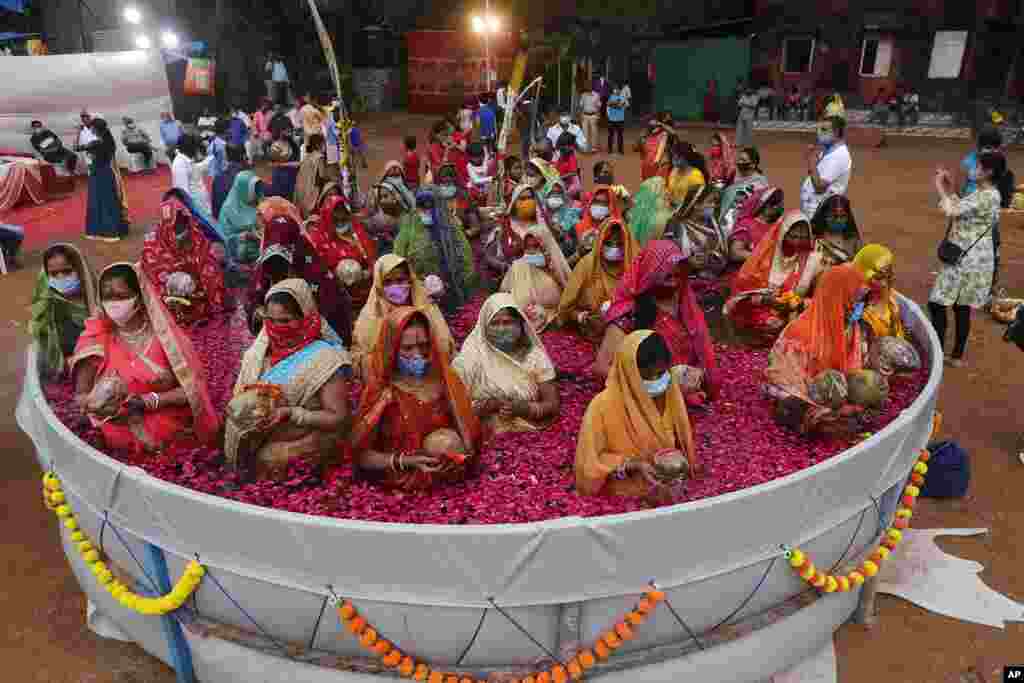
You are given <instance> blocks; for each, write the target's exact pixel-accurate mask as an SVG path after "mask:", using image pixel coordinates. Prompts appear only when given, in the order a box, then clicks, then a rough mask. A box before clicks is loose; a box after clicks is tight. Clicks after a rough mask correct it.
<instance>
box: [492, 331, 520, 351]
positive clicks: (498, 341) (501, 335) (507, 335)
mask: <svg viewBox="0 0 1024 683" xmlns="http://www.w3.org/2000/svg"><path fill="white" fill-rule="evenodd" d="M522 336H523V329H522V327H521V326H520V325H500V326H497V325H492V326H489V327H488V328H487V339H488V340H489V341H490V342H491V343H492V344H494V346H496V347H497V348H498V349H500V350H501V351H506V352H507V351H512V350H514V349H515V348H516V347H517V346H519V340H520V339H522Z"/></svg>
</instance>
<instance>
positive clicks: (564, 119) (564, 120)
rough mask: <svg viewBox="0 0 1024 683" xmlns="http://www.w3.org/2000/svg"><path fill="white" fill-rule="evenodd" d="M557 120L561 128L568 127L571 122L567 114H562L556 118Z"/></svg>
mask: <svg viewBox="0 0 1024 683" xmlns="http://www.w3.org/2000/svg"><path fill="white" fill-rule="evenodd" d="M558 122H559V123H561V124H562V127H563V128H568V127H569V124H570V123H572V119H570V118H569V117H568V116H563V117H562V118H560V119H559V120H558Z"/></svg>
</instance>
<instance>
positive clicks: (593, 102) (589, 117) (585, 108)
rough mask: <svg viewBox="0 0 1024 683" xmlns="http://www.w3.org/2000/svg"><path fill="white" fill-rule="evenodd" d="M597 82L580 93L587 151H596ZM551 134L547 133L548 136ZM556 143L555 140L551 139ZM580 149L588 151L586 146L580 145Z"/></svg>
mask: <svg viewBox="0 0 1024 683" xmlns="http://www.w3.org/2000/svg"><path fill="white" fill-rule="evenodd" d="M598 87H599V84H598V82H597V81H595V83H594V86H593V87H592V88H591V89H590V91H589V92H585V93H583V94H582V95H580V112H581V114H582V117H583V135H584V137H585V138H586V139H587V141H588V142H589V143H590V148H589V151H590V152H591V153H593V152H596V151H597V128H598V123H600V121H601V93H600V92H598V89H597V88H598ZM550 137H551V135H550V134H549V135H548V138H550ZM552 142H554V143H555V144H556V145H557V144H558V143H557V140H554V141H552ZM580 149H581V151H588V150H587V148H586V147H583V146H582V145H581V146H580Z"/></svg>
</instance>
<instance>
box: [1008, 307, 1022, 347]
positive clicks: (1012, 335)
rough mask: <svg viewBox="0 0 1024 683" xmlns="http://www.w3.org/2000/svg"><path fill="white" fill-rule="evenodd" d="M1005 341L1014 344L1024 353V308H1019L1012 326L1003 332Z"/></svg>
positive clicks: (1011, 323)
mask: <svg viewBox="0 0 1024 683" xmlns="http://www.w3.org/2000/svg"><path fill="white" fill-rule="evenodd" d="M1003 341H1008V342H1013V343H1014V344H1016V345H1017V348H1018V349H1020V350H1021V351H1024V306H1018V307H1017V315H1016V316H1014V318H1013V320H1012V321H1010V325H1009V326H1008V327H1007V328H1006V332H1003Z"/></svg>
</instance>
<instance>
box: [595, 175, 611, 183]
mask: <svg viewBox="0 0 1024 683" xmlns="http://www.w3.org/2000/svg"><path fill="white" fill-rule="evenodd" d="M594 183H595V184H597V185H614V184H615V178H613V177H611V176H610V175H599V176H597V177H596V178H594Z"/></svg>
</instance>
